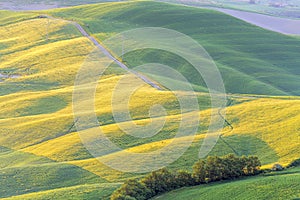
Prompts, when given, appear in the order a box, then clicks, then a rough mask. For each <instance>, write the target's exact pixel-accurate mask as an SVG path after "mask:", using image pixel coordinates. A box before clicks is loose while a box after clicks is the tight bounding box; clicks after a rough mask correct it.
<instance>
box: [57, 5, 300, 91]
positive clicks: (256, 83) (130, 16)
mask: <svg viewBox="0 0 300 200" xmlns="http://www.w3.org/2000/svg"><path fill="white" fill-rule="evenodd" d="M146 8H147V9H146ZM79 13H80V14H79ZM52 14H53V15H55V16H59V17H65V18H72V19H76V20H77V21H81V22H82V24H84V25H86V26H87V25H88V27H86V28H87V29H89V31H90V32H91V33H92V34H95V35H96V36H97V37H98V38H99V39H100V40H102V39H105V38H107V37H109V36H111V35H113V34H115V33H116V32H121V31H124V30H128V29H132V28H138V27H149V26H150V27H166V28H170V29H174V30H177V31H179V32H182V33H185V34H187V35H189V36H191V37H192V38H193V39H195V40H197V41H198V42H199V43H200V44H201V45H202V46H203V47H204V48H205V49H206V50H207V51H208V53H209V54H210V55H211V56H212V58H213V59H214V60H215V61H216V63H217V65H218V67H219V69H220V71H221V73H222V75H223V79H224V82H225V86H226V90H227V91H228V92H230V93H252V94H273V95H274V94H276V95H278V94H280V95H282V94H292V95H293V94H294V95H295V94H296V95H299V94H300V93H299V92H300V91H299V83H300V80H299V70H298V65H299V63H300V60H299V53H298V52H300V51H299V46H300V45H299V44H300V40H299V39H297V38H293V37H290V36H284V35H281V34H278V33H273V32H270V31H266V30H263V29H261V28H258V27H255V26H252V25H249V24H247V23H245V22H242V21H240V20H238V19H235V18H233V17H230V16H227V15H225V14H222V13H218V12H216V11H210V10H205V9H197V8H189V7H182V6H175V5H169V4H164V3H154V2H131V3H109V4H99V5H93V6H79V7H76V8H72V9H59V10H57V11H54V12H52ZM162 19H163V20H162ZM224 24H226V26H224ZM195 27H198V28H197V29H195ZM120 45H121V44H120ZM125 48H126V47H125ZM169 58H171V59H169ZM124 60H126V62H127V63H128V64H129V65H130V66H136V65H139V64H142V63H145V62H159V63H163V64H169V65H170V66H171V67H174V68H176V69H178V70H179V71H180V72H182V73H183V74H184V75H185V76H186V77H187V78H188V79H189V80H190V82H192V83H195V84H202V85H203V82H201V79H199V76H194V74H196V73H195V72H194V71H193V70H192V69H191V67H190V66H189V65H188V64H187V63H185V62H184V61H183V60H181V59H180V58H178V57H176V58H174V57H172V56H171V55H168V54H165V53H161V52H157V51H150V50H148V51H147V50H145V51H142V52H135V53H134V54H128V55H127V56H125V58H124ZM174 60H175V61H174ZM170 61H174V62H170Z"/></svg>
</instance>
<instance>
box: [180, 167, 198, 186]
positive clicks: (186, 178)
mask: <svg viewBox="0 0 300 200" xmlns="http://www.w3.org/2000/svg"><path fill="white" fill-rule="evenodd" d="M175 182H176V187H177V188H180V187H187V186H192V185H195V179H194V178H193V177H192V174H191V173H189V172H187V171H182V170H181V171H178V172H177V173H176V175H175Z"/></svg>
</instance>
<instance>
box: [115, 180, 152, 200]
mask: <svg viewBox="0 0 300 200" xmlns="http://www.w3.org/2000/svg"><path fill="white" fill-rule="evenodd" d="M150 196H151V193H150V190H149V189H148V188H147V187H146V186H145V185H144V184H142V183H141V182H139V181H137V180H135V179H130V180H127V181H126V182H125V183H124V184H123V185H122V186H121V187H120V188H119V189H118V190H116V191H115V192H114V193H113V195H112V196H111V200H122V199H126V200H127V199H128V198H129V197H131V198H133V199H136V200H144V199H148V198H149V197H150ZM128 200H129V199H128Z"/></svg>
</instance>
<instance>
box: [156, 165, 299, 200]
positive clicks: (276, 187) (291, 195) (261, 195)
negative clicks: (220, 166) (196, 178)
mask: <svg viewBox="0 0 300 200" xmlns="http://www.w3.org/2000/svg"><path fill="white" fill-rule="evenodd" d="M299 181H300V169H299V168H294V169H291V170H288V171H286V172H284V173H276V175H275V174H271V175H266V176H258V177H254V178H246V179H244V180H239V181H234V182H225V183H215V184H209V185H203V186H197V187H191V188H183V189H179V190H177V191H173V192H170V193H167V194H165V195H162V196H160V197H157V198H154V199H164V200H168V199H172V200H177V199H178V200H179V199H191V200H198V199H199V200H200V199H228V197H230V199H274V200H278V199H299V197H300V185H299V184H298V183H299Z"/></svg>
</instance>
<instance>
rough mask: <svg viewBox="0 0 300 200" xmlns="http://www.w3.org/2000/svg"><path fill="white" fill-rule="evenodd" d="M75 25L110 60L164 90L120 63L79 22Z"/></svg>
mask: <svg viewBox="0 0 300 200" xmlns="http://www.w3.org/2000/svg"><path fill="white" fill-rule="evenodd" d="M71 23H73V24H74V25H75V26H76V28H77V29H78V30H79V31H80V33H81V34H82V35H83V36H85V37H87V38H88V39H89V40H90V41H91V42H92V43H93V44H94V45H95V46H96V47H97V48H98V49H100V50H101V51H102V52H103V53H104V55H106V56H107V57H108V58H110V59H111V60H113V61H114V62H115V63H116V64H117V65H119V66H120V67H121V68H122V69H124V70H126V71H128V72H131V73H133V74H134V75H136V76H137V77H139V78H140V79H142V80H143V81H144V82H145V83H147V84H149V85H150V86H151V87H153V88H156V89H158V90H163V89H162V88H161V87H160V86H159V85H157V84H156V83H154V82H153V81H151V80H150V79H149V78H147V77H146V76H144V75H142V74H139V73H138V72H136V71H133V70H131V69H129V68H128V67H127V66H126V65H125V64H124V63H122V62H121V61H119V60H118V59H117V58H115V57H114V56H113V55H112V54H111V53H110V52H109V51H108V50H107V49H106V48H105V47H104V46H102V45H101V44H100V43H99V42H98V41H97V40H96V39H95V38H94V37H93V36H91V35H89V34H88V33H87V32H86V31H85V30H84V28H83V27H82V26H81V25H80V24H78V23H77V22H71Z"/></svg>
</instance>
